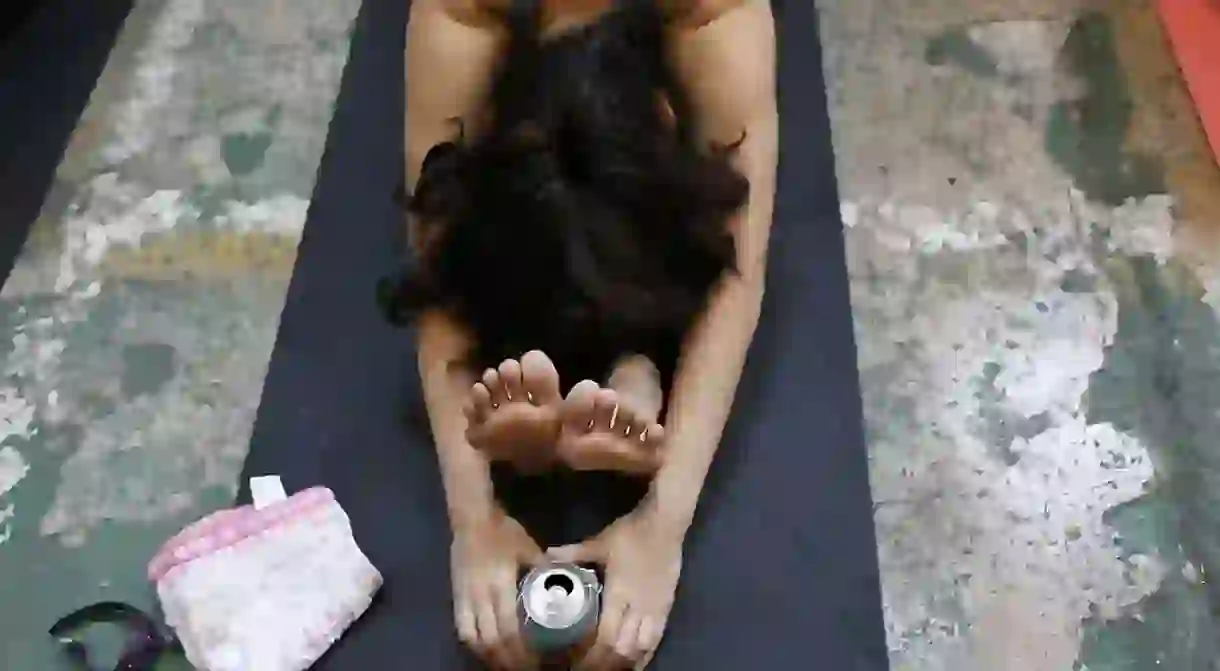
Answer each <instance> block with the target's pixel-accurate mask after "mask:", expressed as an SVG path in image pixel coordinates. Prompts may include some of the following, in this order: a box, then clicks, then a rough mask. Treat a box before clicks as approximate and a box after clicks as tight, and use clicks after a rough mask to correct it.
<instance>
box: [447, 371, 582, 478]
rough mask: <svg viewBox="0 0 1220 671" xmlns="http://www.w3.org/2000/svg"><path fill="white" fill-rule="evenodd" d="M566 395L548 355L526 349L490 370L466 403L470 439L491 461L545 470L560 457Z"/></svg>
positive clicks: (534, 470) (525, 469)
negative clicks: (557, 452)
mask: <svg viewBox="0 0 1220 671" xmlns="http://www.w3.org/2000/svg"><path fill="white" fill-rule="evenodd" d="M562 404H563V397H562V395H561V394H560V392H559V373H558V371H556V370H555V364H554V363H552V362H551V359H550V357H548V356H547V355H546V354H543V353H542V352H539V351H533V352H527V353H526V354H525V355H524V356H522V357H521V360H520V361H517V360H515V359H508V360H506V361H504V362H503V363H501V364H500V365H499V367H498V368H488V369H487V370H486V371H484V373H483V377H482V379H481V381H479V382H477V383H475V385H474V387H472V388H471V390H470V398H469V399H468V400H467V402H466V407H465V412H466V419H467V421H468V422H469V424H468V427H467V429H466V440H468V441H470V444H471V445H472V446H474V448H475V449H477V450H479V451H481V452H483V453H484V454H485V455H487V456H488V458H490V459H491V460H492V461H498V462H505V463H508V464H510V465H512V466H513V467H514V468H515V469H516V470H518V471H521V472H524V473H538V472H541V471H544V470H547V469H548V468H550V467H551V466H553V465H554V463H555V461H556V456H555V444H556V441H557V440H558V438H559V431H560V426H561V424H560V411H561V407H562Z"/></svg>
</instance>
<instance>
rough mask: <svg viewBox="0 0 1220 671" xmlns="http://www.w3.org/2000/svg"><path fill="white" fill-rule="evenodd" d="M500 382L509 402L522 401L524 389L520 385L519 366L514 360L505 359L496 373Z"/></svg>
mask: <svg viewBox="0 0 1220 671" xmlns="http://www.w3.org/2000/svg"><path fill="white" fill-rule="evenodd" d="M497 372H498V373H499V374H500V381H501V382H503V383H504V391H505V392H506V393H507V394H508V400H510V401H524V400H525V389H524V387H522V384H521V364H520V363H518V362H517V361H516V360H515V359H505V360H504V362H503V363H501V364H500V368H499V370H498V371H497Z"/></svg>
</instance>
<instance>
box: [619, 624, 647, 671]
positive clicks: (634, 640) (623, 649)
mask: <svg viewBox="0 0 1220 671" xmlns="http://www.w3.org/2000/svg"><path fill="white" fill-rule="evenodd" d="M642 623H643V621H642V619H641V618H640V616H639V614H637V613H633V612H632V611H630V610H628V611H627V615H626V616H625V617H624V618H623V624H622V626H621V627H619V630H618V638H617V639H616V640H615V641H614V655H615V657H617V658H618V659H617V660H616V661H617V662H618V663H619V667H620V668H622V667H623V666H632V665H634V664H635V663H636V662H637V661H638V660H639V659H640V657H642V656H643V652H644V651H643V650H642V649H641V648H640V625H641V624H642Z"/></svg>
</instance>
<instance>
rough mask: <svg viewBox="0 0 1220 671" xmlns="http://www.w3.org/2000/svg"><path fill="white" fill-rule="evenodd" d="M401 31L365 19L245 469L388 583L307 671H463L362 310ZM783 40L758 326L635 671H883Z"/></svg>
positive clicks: (394, 402)
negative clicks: (338, 515) (775, 179)
mask: <svg viewBox="0 0 1220 671" xmlns="http://www.w3.org/2000/svg"><path fill="white" fill-rule="evenodd" d="M406 16H407V7H406V3H404V2H402V0H365V3H364V7H363V9H362V11H361V13H360V16H359V18H358V20H357V24H356V26H355V31H354V37H353V41H352V50H351V57H350V61H349V63H348V66H347V70H346V72H345V74H344V80H343V85H342V89H341V92H340V95H339V98H338V102H337V109H336V111H335V116H334V119H333V121H332V123H331V127H330V135H329V138H328V141H327V150H326V155H325V158H324V159H323V161H322V166H321V173H320V178H319V181H318V184H317V187H316V191H315V193H314V199H313V202H312V205H311V207H310V210H309V215H308V219H307V223H306V227H305V231H304V235H303V238H302V241H301V245H300V248H299V258H298V260H297V265H296V269H295V272H294V275H293V279H292V284H291V287H290V290H289V293H288V296H287V302H286V305H285V308H284V312H283V316H282V321H281V325H280V331H279V337H278V340H277V342H276V347H275V351H274V354H273V356H272V360H271V364H270V371H269V373H268V376H267V379H266V385H265V388H264V391H263V399H262V404H261V406H260V409H259V414H258V419H257V422H256V425H255V431H254V435H253V438H252V443H251V451H250V456H249V458H248V460H247V463H246V469H245V476H246V477H249V476H253V475H260V474H269V473H278V474H280V475H281V476H283V478H284V482H285V484H286V485H287V486H288V487H289V489H290V490H298V489H301V488H304V487H307V486H310V485H316V484H321V485H327V486H329V487H331V488H332V489H333V490H334V492H335V494H336V495H337V496H338V498H339V501H340V502H341V503H342V505H343V506H344V508H345V509H346V510H347V512H348V514H349V515H350V516H351V519H352V524H353V527H354V531H355V534H356V538H357V540H358V541H359V543H360V545H361V547H362V548H364V550H365V551H366V553H367V554H368V555H369V557H370V559H371V560H372V561H373V562H374V563H375V564H376V565H377V566H378V568H379V569H380V570H381V571H382V572H383V574H384V575H385V579H386V582H385V587H384V588H383V590H382V593H381V595H380V597H379V598H378V600H377V601H376V602H375V604H374V606H373V608H371V609H370V611H369V612H368V613H367V614H366V615H365V616H364V617H363V618H362V619H361V620H360V621H359V622H357V624H356V625H355V626H354V628H353V629H352V630H351V631H350V632H349V633H348V634H347V635H346V636H345V637H344V638H343V639H342V640H341V641H340V642H339V643H338V644H337V645H336V647H335V648H334V649H332V650H331V652H330V653H329V654H328V655H327V656H326V657H325V658H324V659H323V660H322V661H321V662H319V665H318V668H321V669H335V670H346V669H378V668H389V666H401V667H403V668H407V667H409V668H412V669H420V670H421V671H431V670H433V669H435V670H447V669H457V668H473V667H468V666H467V665H469V664H470V661H469V658H468V656H467V655H465V653H464V651H463V650H462V649H461V647H460V646H459V644H458V641H457V638H456V635H455V633H454V627H453V623H452V603H451V598H450V583H449V575H448V550H449V533H448V527H447V521H446V519H445V506H444V503H443V498H442V496H443V495H442V490H441V485H440V478H439V475H438V472H437V465H436V458H435V455H434V452H433V449H432V445H431V441H430V439H428V438H427V437H426V435H423V434H421V433H420V431H419V429H418V426H415V427H413V426H412V423H411V422H409V421H408V420H407V416H408V415H409V414H410V412H411V408H418V407H419V404H420V402H421V401H420V391H419V383H418V380H417V377H416V371H415V365H414V360H413V357H414V354H413V346H412V342H411V339H410V333H409V332H407V331H403V330H395V329H393V328H391V327H390V326H388V325H386V324H385V323H384V322H383V321H382V319H381V317H380V314H379V312H378V310H377V307H376V305H375V302H374V290H373V287H374V284H375V283H376V281H377V279H378V278H379V277H381V276H382V275H384V274H386V273H388V272H390V271H391V270H393V269H394V267H395V264H396V263H397V262H398V261H399V258H400V254H401V229H402V226H403V224H402V219H401V216H400V214H399V212H398V211H397V209H396V208H395V207H394V205H393V203H392V202H391V198H390V196H391V192H392V190H393V188H394V186H395V185H396V184H397V183H398V181H399V177H400V175H401V170H402V167H401V162H402V150H401V147H402V128H403V110H402V86H403V82H402V72H403V69H402V68H403V62H402V61H403V59H402V53H403V39H404V37H403V36H404V24H405V20H406ZM780 19H781V21H780V29H779V36H780V75H779V77H780V87H779V88H780V96H781V115H782V116H781V122H782V143H783V149H782V155H781V169H780V180H779V184H780V185H779V190H780V195H779V198H778V202H777V207H776V213H775V217H776V221H775V232H774V242H773V244H772V256H771V265H770V276H769V283H768V291H767V298H766V304H765V307H764V315H763V319H762V323H761V325H760V327H759V330H758V333H757V336H756V339H755V342H754V346H753V348H752V351H751V353H750V357H749V363H748V366H747V372H746V374H745V377H744V379H743V381H742V384H741V388H740V391H739V394H738V402H737V406H736V408H735V409H734V416H733V419H732V421H731V422H730V426H729V428H728V431H727V434H726V436H725V439H724V442H723V446H722V448H721V451H720V454H719V455H718V457H717V460H716V464H715V466H714V468H713V471H712V474H711V475H710V477H709V481H708V483H707V486H706V488H705V490H704V494H703V498H702V503H701V505H700V508H699V514H698V518H697V521H696V524H695V527H694V528H693V529H692V530H691V533H690V536H689V537H688V539H687V544H686V551H685V564H684V569H683V574H682V582H681V585H680V588H679V594H678V599H677V604H676V606H675V608H674V611H673V614H672V617H671V619H670V622H669V628H668V630H667V632H666V637H665V641H664V643H663V644H662V646H661V648H660V650H659V651H658V653H657V656H656V658H655V660H654V662H653V665H652V666H651V667H650V668H654V669H660V670H661V671H685V670H689V671H704V670H707V671H716V670H719V669H724V670H731V671H736V670H739V669H746V668H757V669H789V668H796V667H797V666H800V665H808V664H809V663H810V661H811V660H817V661H816V663H817V665H818V666H819V668H826V669H834V670H835V671H874V670H878V669H885V668H887V658H886V647H885V637H884V631H883V623H882V616H881V598H880V590H879V586H878V576H877V560H876V545H875V540H874V533H873V525H872V505H871V501H870V497H869V490H868V477H867V467H866V455H865V446H864V440H863V431H862V428H861V418H860V414H861V408H860V401H859V393H858V381H857V373H856V367H855V361H856V357H855V348H854V343H853V340H852V322H851V310H850V305H849V301H848V283H847V273H846V267H845V265H846V264H845V261H844V250H843V239H842V226H841V223H840V217H839V203H838V196H837V193H836V184H835V175H834V162H833V153H832V150H831V144H830V129H829V124H828V121H827V112H826V99H825V91H824V85H823V81H822V68H821V55H820V50H819V46H818V40H817V23H816V17H815V15H814V9H813V4H812V3H801V4H800V5H794V4H792V3H786V6H785V8H784V13H783V15H782V16H781V17H780ZM408 85H410V84H409V83H408ZM243 480H244V479H243ZM247 496H248V494H247V493H246V492H243V493H242V497H243V498H245V497H247ZM608 521H609V520H603V523H604V522H608Z"/></svg>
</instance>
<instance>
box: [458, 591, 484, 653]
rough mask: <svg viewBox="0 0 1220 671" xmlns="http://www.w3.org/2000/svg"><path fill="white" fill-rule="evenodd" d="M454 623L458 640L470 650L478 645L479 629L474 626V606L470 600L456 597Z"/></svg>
mask: <svg viewBox="0 0 1220 671" xmlns="http://www.w3.org/2000/svg"><path fill="white" fill-rule="evenodd" d="M454 622H455V623H456V624H457V632H458V640H460V641H461V642H462V643H463V644H465V645H466V646H468V647H470V648H471V649H477V648H478V645H479V629H478V627H477V626H476V625H475V617H474V606H473V605H472V604H471V603H470V599H468V598H466V597H458V598H457V599H456V603H455V604H454Z"/></svg>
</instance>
